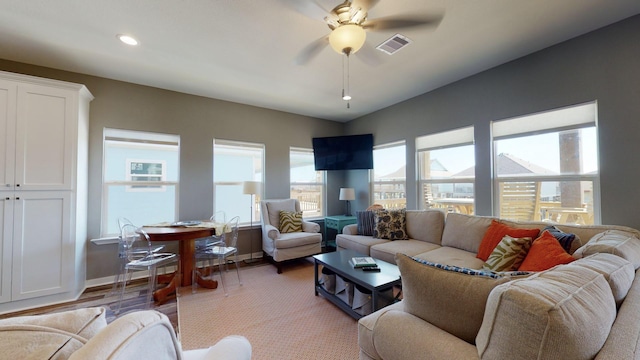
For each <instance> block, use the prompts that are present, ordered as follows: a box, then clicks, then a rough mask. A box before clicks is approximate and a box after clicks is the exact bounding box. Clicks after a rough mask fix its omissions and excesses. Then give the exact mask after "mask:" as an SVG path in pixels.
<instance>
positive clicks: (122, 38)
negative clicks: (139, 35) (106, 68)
mask: <svg viewBox="0 0 640 360" xmlns="http://www.w3.org/2000/svg"><path fill="white" fill-rule="evenodd" d="M117 37H118V39H120V41H122V42H123V43H125V44H127V45H131V46H135V45H138V40H136V39H134V38H133V37H131V36H129V35H122V34H120V35H118V36H117Z"/></svg>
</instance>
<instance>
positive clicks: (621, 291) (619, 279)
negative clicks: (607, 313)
mask: <svg viewBox="0 0 640 360" xmlns="http://www.w3.org/2000/svg"><path fill="white" fill-rule="evenodd" d="M567 266H582V267H586V268H589V269H591V270H594V271H597V272H599V273H600V274H602V275H603V276H604V278H605V279H606V280H607V282H608V283H609V287H611V292H612V293H613V298H614V299H615V300H616V305H617V306H618V307H619V306H620V304H622V302H623V301H624V298H625V297H626V296H627V293H628V292H629V289H630V288H631V284H632V283H633V280H634V278H635V271H634V269H633V264H631V263H630V262H628V261H627V260H625V259H623V258H621V257H619V256H616V255H612V254H606V253H598V254H593V255H590V256H587V257H586V258H582V259H579V260H577V261H574V262H573V263H571V264H569V265H567Z"/></svg>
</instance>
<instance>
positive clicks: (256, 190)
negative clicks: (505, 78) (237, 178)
mask: <svg viewBox="0 0 640 360" xmlns="http://www.w3.org/2000/svg"><path fill="white" fill-rule="evenodd" d="M261 187H262V183H261V182H260V181H245V182H244V184H242V193H243V194H250V195H258V194H260V188H261Z"/></svg>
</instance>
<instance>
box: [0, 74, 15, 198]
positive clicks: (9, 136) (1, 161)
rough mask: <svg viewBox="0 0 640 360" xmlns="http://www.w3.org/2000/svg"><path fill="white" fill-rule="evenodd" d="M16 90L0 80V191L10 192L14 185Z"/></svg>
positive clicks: (12, 84) (11, 83) (11, 84)
mask: <svg viewBox="0 0 640 360" xmlns="http://www.w3.org/2000/svg"><path fill="white" fill-rule="evenodd" d="M16 89H17V85H16V84H15V83H13V82H9V81H5V80H0V191H2V190H12V189H13V184H14V178H13V173H14V171H15V157H16V154H15V148H16V142H15V138H16Z"/></svg>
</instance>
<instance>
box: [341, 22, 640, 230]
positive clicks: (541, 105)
mask: <svg viewBox="0 0 640 360" xmlns="http://www.w3.org/2000/svg"><path fill="white" fill-rule="evenodd" d="M638 34H640V16H635V17H632V18H629V19H626V20H624V21H621V22H618V23H616V24H613V25H611V26H608V27H606V28H602V29H600V30H597V31H594V32H591V33H588V34H586V35H583V36H581V37H578V38H575V39H572V40H569V41H567V42H564V43H561V44H558V45H556V46H553V47H550V48H547V49H545V50H542V51H539V52H537V53H534V54H532V55H529V56H526V57H524V58H520V59H518V60H515V61H512V62H510V63H507V64H504V65H501V66H498V67H495V68H493V69H490V70H488V71H485V72H482V73H479V74H477V75H474V76H471V77H469V78H466V79H463V80H461V81H458V82H456V83H453V84H450V85H448V86H445V87H442V88H439V89H437V90H435V91H432V92H429V93H426V94H423V95H420V96H418V97H415V98H413V99H410V100H407V101H405V102H403V103H400V104H396V105H394V106H390V107H388V108H385V109H383V110H380V111H378V112H376V113H373V114H370V115H367V116H364V117H362V118H359V119H357V120H354V121H351V122H349V123H348V124H347V128H346V132H347V133H350V134H357V133H362V132H372V133H373V134H374V141H375V143H376V144H382V143H387V142H392V141H398V140H402V139H405V140H406V141H407V159H408V161H407V188H408V189H407V202H408V204H407V207H408V208H416V206H417V200H416V199H417V196H416V193H417V185H416V180H415V179H416V163H415V156H414V153H415V138H416V137H417V136H421V135H425V134H430V133H436V132H440V131H446V130H450V129H455V128H460V127H464V126H469V125H474V126H475V144H476V184H475V185H476V194H475V195H476V212H477V213H478V214H479V215H491V214H492V200H491V199H492V195H491V193H492V185H491V171H490V169H491V167H490V164H491V145H490V121H492V120H500V119H505V118H510V117H514V116H519V115H524V114H530V113H535V112H540V111H544V110H549V109H554V108H559V107H564V106H568V105H573V104H578V103H583V102H588V101H593V100H597V102H598V120H597V121H598V142H599V154H600V159H599V161H600V172H601V177H600V192H601V204H602V206H601V221H602V223H603V224H620V225H627V226H632V227H635V228H640V216H639V215H638V214H640V191H639V185H638V180H639V179H640V163H639V161H638V160H637V156H638V154H640V141H639V138H640V66H639V63H638V59H640V41H639V37H638ZM348 181H349V184H350V185H352V186H361V183H362V181H364V180H363V179H362V178H361V177H358V178H357V179H352V178H351V177H350V178H349V179H348ZM357 206H358V207H360V208H362V207H363V206H366V202H365V201H360V202H359V203H358V204H357Z"/></svg>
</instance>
